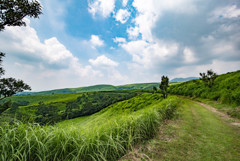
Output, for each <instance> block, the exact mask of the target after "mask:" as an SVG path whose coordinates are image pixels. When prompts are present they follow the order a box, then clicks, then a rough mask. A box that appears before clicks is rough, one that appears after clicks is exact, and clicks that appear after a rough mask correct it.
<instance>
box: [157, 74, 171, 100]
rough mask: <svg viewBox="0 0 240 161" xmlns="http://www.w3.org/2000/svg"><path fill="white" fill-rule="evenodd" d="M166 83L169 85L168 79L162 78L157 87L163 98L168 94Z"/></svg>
mask: <svg viewBox="0 0 240 161" xmlns="http://www.w3.org/2000/svg"><path fill="white" fill-rule="evenodd" d="M168 83H169V79H168V77H167V76H166V77H165V76H162V81H161V83H160V85H159V88H160V90H161V93H162V95H163V98H167V94H168V91H167V88H168V87H169V85H168Z"/></svg>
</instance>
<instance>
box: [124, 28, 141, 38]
mask: <svg viewBox="0 0 240 161" xmlns="http://www.w3.org/2000/svg"><path fill="white" fill-rule="evenodd" d="M127 33H128V38H129V39H137V38H138V36H139V33H140V31H139V27H129V28H128V29H127Z"/></svg>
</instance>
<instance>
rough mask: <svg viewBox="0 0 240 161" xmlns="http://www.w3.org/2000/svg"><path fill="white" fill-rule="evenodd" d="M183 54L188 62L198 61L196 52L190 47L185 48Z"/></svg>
mask: <svg viewBox="0 0 240 161" xmlns="http://www.w3.org/2000/svg"><path fill="white" fill-rule="evenodd" d="M183 55H184V59H185V62H186V63H194V62H196V61H197V59H196V58H195V54H194V52H193V51H192V50H191V49H190V48H188V47H185V48H184V50H183Z"/></svg>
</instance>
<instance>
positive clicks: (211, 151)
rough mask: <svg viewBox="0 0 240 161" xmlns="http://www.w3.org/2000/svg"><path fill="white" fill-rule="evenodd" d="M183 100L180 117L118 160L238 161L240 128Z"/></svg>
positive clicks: (239, 156)
mask: <svg viewBox="0 0 240 161" xmlns="http://www.w3.org/2000/svg"><path fill="white" fill-rule="evenodd" d="M182 100H184V101H183V103H182V108H181V111H182V112H181V114H180V117H179V118H178V119H177V120H176V121H171V122H169V124H167V125H163V126H161V127H160V129H159V131H158V133H157V135H156V136H155V137H154V139H151V140H148V141H146V142H145V143H144V144H140V145H138V146H137V147H136V148H135V149H134V151H132V152H129V153H128V155H126V156H125V157H123V158H122V159H121V160H124V161H125V160H178V161H186V160H189V161H190V160H194V161H203V160H204V161H205V160H208V161H215V160H228V161H238V160H239V158H240V129H239V128H238V127H233V125H230V124H229V123H228V122H226V121H224V120H223V119H222V118H221V117H220V116H218V115H216V114H215V113H212V112H210V111H209V110H207V109H205V108H204V107H203V106H200V105H198V104H196V103H194V102H192V101H189V100H186V99H182Z"/></svg>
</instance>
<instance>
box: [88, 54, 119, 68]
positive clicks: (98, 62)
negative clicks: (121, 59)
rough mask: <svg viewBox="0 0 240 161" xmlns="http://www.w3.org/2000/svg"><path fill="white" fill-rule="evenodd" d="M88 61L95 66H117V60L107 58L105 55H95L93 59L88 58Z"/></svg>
mask: <svg viewBox="0 0 240 161" xmlns="http://www.w3.org/2000/svg"><path fill="white" fill-rule="evenodd" d="M89 62H90V63H91V64H92V65H93V66H96V67H104V68H108V67H116V66H118V63H117V62H115V61H113V60H111V59H109V58H108V57H106V56H105V55H101V56H99V57H97V58H96V59H95V60H94V59H89Z"/></svg>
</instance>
